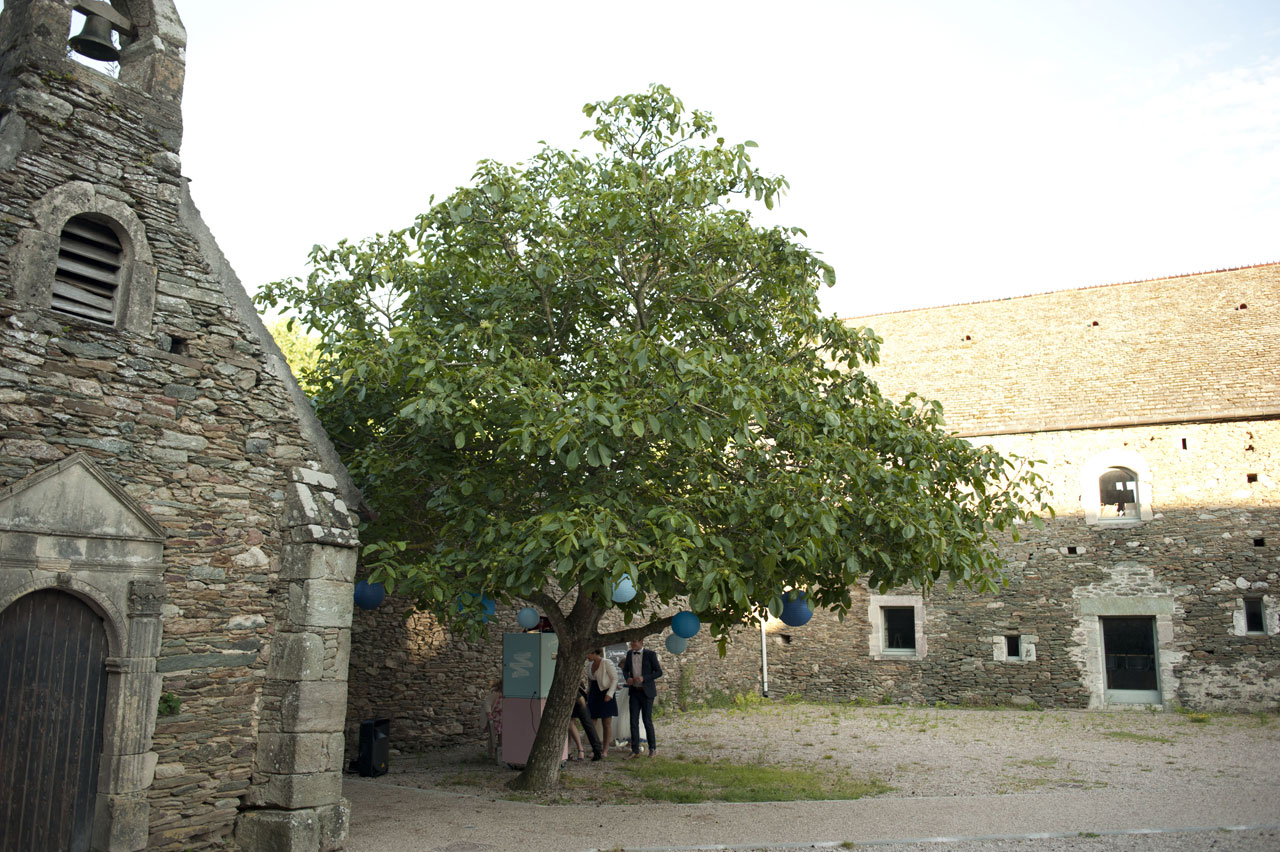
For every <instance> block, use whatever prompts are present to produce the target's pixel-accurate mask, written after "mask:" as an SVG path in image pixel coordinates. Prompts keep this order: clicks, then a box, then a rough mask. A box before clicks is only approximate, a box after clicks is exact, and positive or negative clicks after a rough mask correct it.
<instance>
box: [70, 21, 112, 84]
mask: <svg viewBox="0 0 1280 852" xmlns="http://www.w3.org/2000/svg"><path fill="white" fill-rule="evenodd" d="M71 32H72V33H76V34H75V35H72V36H71V37H70V38H68V39H67V52H68V55H69V56H70V57H71V58H72V59H74V60H76V61H77V62H79V63H80V64H81V65H85V66H87V67H89V68H92V69H94V70H95V71H100V72H102V73H103V74H106V75H107V76H109V77H118V76H119V73H120V67H119V62H120V34H119V33H118V32H116V30H115V29H114V28H113V27H112V26H111V22H110V21H108V20H107V19H106V18H103V17H101V16H100V15H85V14H82V13H80V12H72V13H71Z"/></svg>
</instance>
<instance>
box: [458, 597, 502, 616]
mask: <svg viewBox="0 0 1280 852" xmlns="http://www.w3.org/2000/svg"><path fill="white" fill-rule="evenodd" d="M464 597H465V598H473V599H474V598H479V599H480V606H481V607H483V608H484V615H483V616H481V618H482V619H483V620H484V621H485V622H488V621H489V617H490V616H492V615H493V614H494V613H495V612H497V611H498V602H497V601H495V600H494V599H493V598H491V597H489V596H488V595H477V594H476V593H475V592H467V594H465V595H463V597H460V598H458V612H462V610H463V608H464V604H463V598H464Z"/></svg>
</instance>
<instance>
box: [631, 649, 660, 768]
mask: <svg viewBox="0 0 1280 852" xmlns="http://www.w3.org/2000/svg"><path fill="white" fill-rule="evenodd" d="M660 677H662V666H660V665H659V664H658V655H657V654H655V653H654V652H653V651H650V650H648V649H647V648H645V647H644V641H643V640H640V639H632V640H631V650H630V651H628V652H627V656H626V659H624V660H623V661H622V680H623V682H624V683H626V685H627V698H628V702H627V709H628V710H629V711H630V715H631V754H629V755H627V760H630V759H631V758H633V757H639V756H640V718H641V717H642V716H643V717H644V727H645V730H646V731H648V732H649V756H650V757H653V753H654V752H655V751H657V749H658V742H657V735H656V734H655V733H654V730H653V699H654V698H656V697H657V695H658V687H657V684H655V683H654V681H655V680H657V679H658V678H660Z"/></svg>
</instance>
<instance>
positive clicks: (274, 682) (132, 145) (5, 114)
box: [0, 0, 360, 852]
mask: <svg viewBox="0 0 1280 852" xmlns="http://www.w3.org/2000/svg"><path fill="white" fill-rule="evenodd" d="M70 7H71V4H70V3H69V2H63V0H29V2H27V1H26V0H16V2H9V3H6V4H5V9H4V19H3V26H2V27H0V48H2V50H0V52H2V53H3V58H2V59H0V488H3V487H5V486H11V485H15V484H18V483H21V482H23V481H24V480H25V478H27V477H29V476H30V475H32V474H34V473H37V472H38V471H40V470H41V469H43V468H44V467H45V466H47V465H49V464H51V463H56V462H58V461H59V460H61V459H64V458H66V457H68V456H69V455H71V454H73V453H76V452H81V453H83V454H85V455H86V456H87V457H88V458H90V459H91V460H92V462H93V464H94V465H96V467H97V469H100V470H101V471H102V472H103V474H105V476H106V477H107V478H109V479H110V480H111V481H112V482H114V483H115V484H116V485H118V486H119V487H120V488H121V489H122V490H123V492H124V493H126V494H127V495H128V496H129V497H130V498H132V500H133V501H136V503H137V505H138V506H140V507H141V509H142V511H144V512H145V513H146V514H147V515H148V516H149V517H150V518H152V519H154V520H155V521H157V522H158V523H159V524H160V525H161V526H162V527H163V529H164V533H165V541H164V550H163V575H162V577H163V594H161V595H160V596H159V598H158V599H157V601H156V608H157V609H158V614H159V615H160V617H161V621H162V624H163V633H162V637H161V640H160V643H159V645H160V647H159V653H158V655H154V656H152V657H151V658H150V659H149V660H148V661H145V662H146V664H147V665H153V666H154V671H155V672H156V673H158V674H159V675H160V677H161V682H162V685H161V689H162V690H163V691H164V692H166V693H171V694H172V695H174V696H176V697H177V699H179V700H180V701H181V707H180V710H179V711H178V712H177V713H176V714H175V715H167V716H160V717H159V718H158V719H156V720H155V722H154V730H151V729H150V728H149V727H148V726H147V725H146V724H144V722H143V721H139V722H137V723H135V724H136V725H137V726H138V730H136V731H133V732H131V734H130V736H136V738H137V739H138V741H139V742H143V743H144V746H143V749H142V750H143V751H144V752H147V753H149V754H150V755H151V757H150V763H149V765H150V767H151V770H148V771H147V772H145V777H141V778H139V779H138V786H137V789H138V791H137V792H131V793H130V794H129V795H130V796H132V798H131V799H130V800H129V801H136V800H139V798H141V799H145V805H143V806H141V808H140V809H139V810H137V811H136V812H134V813H133V815H132V816H131V817H130V820H131V821H132V823H133V824H134V825H135V826H136V824H138V823H139V822H140V823H141V825H142V832H143V833H142V839H141V841H138V840H137V838H132V839H130V838H124V837H123V836H120V837H112V838H106V839H103V841H102V848H110V849H113V850H116V849H137V848H141V847H140V846H139V845H137V843H139V842H141V843H145V846H146V848H149V849H164V850H197V849H205V848H214V847H219V848H221V847H223V846H224V845H225V844H227V843H229V842H230V841H231V838H232V832H233V830H235V829H236V824H237V821H238V820H240V822H241V823H242V824H241V826H240V829H239V830H240V835H239V843H240V845H241V847H242V848H245V849H275V848H289V849H296V850H326V852H327V850H332V849H338V848H341V847H342V845H343V843H344V839H345V833H346V807H345V803H344V802H343V801H342V799H341V791H340V786H341V774H340V772H341V761H342V752H343V743H342V733H341V732H342V727H343V719H344V717H345V707H346V677H347V659H348V656H349V653H350V638H349V624H350V617H351V605H352V604H351V588H352V586H351V583H352V577H353V575H354V571H355V556H356V551H355V547H356V546H357V544H358V542H357V537H356V533H355V523H354V516H353V514H352V510H353V509H355V508H356V507H357V505H358V502H359V500H360V497H359V494H358V492H356V491H355V489H354V488H353V487H352V485H351V483H350V481H349V479H348V478H347V477H346V474H345V471H343V470H342V469H341V466H340V464H338V463H337V462H336V457H335V455H334V454H333V451H332V447H331V446H329V445H328V442H327V439H325V438H324V436H323V434H322V432H320V430H319V429H318V427H317V425H316V424H315V422H314V418H313V417H311V415H310V411H309V409H307V407H306V404H305V400H304V399H303V398H302V397H301V395H300V392H299V391H298V389H297V387H296V383H294V382H293V379H292V376H291V375H290V374H289V371H288V368H287V367H286V366H285V365H284V361H283V358H282V357H281V355H280V353H279V350H278V349H277V348H276V347H275V344H274V343H273V342H272V341H271V339H270V337H269V335H267V333H266V332H265V330H264V329H263V328H262V325H261V322H260V320H259V319H258V318H257V315H256V313H255V312H254V311H253V309H252V307H251V306H250V305H249V304H248V302H247V297H246V296H245V294H244V291H243V288H241V286H240V284H239V282H238V280H237V279H236V278H235V276H234V273H233V272H231V270H230V268H229V267H228V266H227V264H226V261H225V259H224V258H223V257H222V255H221V253H220V251H218V249H217V246H216V244H215V243H214V242H213V240H212V237H211V235H209V234H208V231H207V229H206V228H205V226H204V224H203V222H202V221H200V218H199V213H198V211H196V210H195V207H194V205H193V204H192V203H191V200H190V197H189V196H188V194H187V192H186V185H185V180H184V179H183V178H182V176H181V173H180V161H179V158H178V156H177V151H178V146H179V143H180V138H181V114H180V97H181V86H182V58H181V51H182V47H183V44H184V42H185V33H184V32H183V30H182V27H181V23H180V22H179V21H178V19H177V15H176V12H175V11H174V10H173V7H172V3H170V2H164V1H163V0H155V2H142V1H141V0H134V2H129V3H116V7H117V8H118V9H120V10H122V11H125V12H127V13H129V14H131V15H132V16H133V19H134V21H135V22H136V23H138V25H139V27H140V30H141V33H142V37H140V38H139V39H138V40H137V41H136V42H135V44H134V45H133V46H132V47H130V48H129V50H127V51H126V52H125V56H124V57H123V58H122V63H121V64H122V70H121V75H120V79H119V80H113V79H111V78H109V77H107V76H105V75H104V74H101V73H99V72H98V71H95V70H92V69H89V68H85V67H83V66H81V65H79V64H78V63H76V62H73V61H71V60H70V59H67V58H66V57H65V56H64V53H65V48H64V45H65V40H66V33H67V29H68V27H69V22H70ZM84 213H91V214H94V215H100V216H105V217H106V218H108V219H110V220H111V221H112V222H114V223H115V225H116V227H117V229H118V231H119V233H120V234H121V236H122V241H123V242H124V243H125V245H126V263H125V272H126V276H127V278H128V280H127V281H126V282H125V283H124V285H123V287H124V288H125V289H126V290H128V289H130V288H131V289H132V291H134V295H137V296H138V297H139V298H140V299H141V303H142V304H143V305H144V307H145V308H146V310H145V311H143V312H141V313H138V314H136V315H134V313H133V312H132V311H131V312H130V316H128V317H122V319H121V321H120V322H118V323H117V325H116V326H115V327H110V326H104V325H102V324H98V323H94V322H90V321H87V320H83V319H79V318H76V317H73V316H67V315H64V314H58V313H55V312H53V311H51V310H50V309H49V302H48V288H49V287H50V286H51V282H52V276H53V272H52V270H53V265H54V261H53V255H56V252H57V242H58V235H59V233H60V231H61V227H62V225H63V223H65V222H66V220H67V219H68V218H70V217H71V216H74V215H80V214H84ZM51 252H52V254H51ZM129 298H130V299H132V298H133V296H130V297H129ZM300 402H301V404H299V403H300ZM60 570H74V571H81V572H82V573H83V572H89V573H86V574H84V576H86V577H89V581H90V582H91V581H92V571H93V570H96V569H94V568H93V566H80V567H79V568H77V566H75V565H72V566H70V569H68V568H67V567H66V566H59V565H55V564H52V563H48V562H47V561H46V562H41V561H40V560H38V559H37V560H35V561H33V562H31V564H26V563H22V564H17V563H6V564H3V565H0V575H2V576H0V592H3V590H4V589H3V587H4V586H5V582H7V580H6V578H7V577H9V576H10V575H11V574H12V575H13V576H14V577H28V578H30V577H35V578H36V582H37V583H39V582H43V580H42V579H41V578H43V577H45V575H46V574H48V575H50V576H51V575H52V574H53V573H56V572H58V571H60ZM2 598H3V594H0V599H2ZM143 718H144V719H145V717H143ZM153 718H154V717H153ZM144 728H145V729H144ZM100 792H101V791H100ZM241 814H245V815H246V818H245V819H241ZM118 822H120V824H121V825H123V824H124V823H125V822H126V820H119V821H118Z"/></svg>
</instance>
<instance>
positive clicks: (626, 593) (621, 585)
mask: <svg viewBox="0 0 1280 852" xmlns="http://www.w3.org/2000/svg"><path fill="white" fill-rule="evenodd" d="M635 596H636V585H635V583H633V582H631V577H629V576H624V577H623V578H622V579H621V580H619V581H618V582H616V583H614V584H613V594H612V597H613V602H614V603H626V602H627V601H629V600H631V599H632V598H634V597H635Z"/></svg>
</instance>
